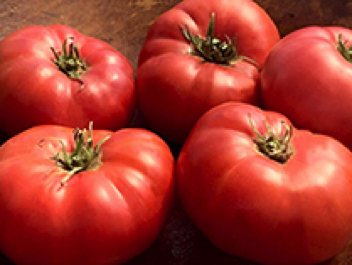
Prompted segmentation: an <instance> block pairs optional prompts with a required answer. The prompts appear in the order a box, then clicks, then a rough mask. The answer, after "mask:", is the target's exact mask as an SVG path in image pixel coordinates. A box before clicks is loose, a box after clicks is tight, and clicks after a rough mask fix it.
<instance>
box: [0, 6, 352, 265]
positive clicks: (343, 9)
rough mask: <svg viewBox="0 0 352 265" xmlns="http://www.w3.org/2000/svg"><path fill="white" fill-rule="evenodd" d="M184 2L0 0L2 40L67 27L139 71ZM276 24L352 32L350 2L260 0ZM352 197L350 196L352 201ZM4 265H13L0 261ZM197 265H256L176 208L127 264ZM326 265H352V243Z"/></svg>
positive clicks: (282, 31)
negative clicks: (215, 241) (156, 25)
mask: <svg viewBox="0 0 352 265" xmlns="http://www.w3.org/2000/svg"><path fill="white" fill-rule="evenodd" d="M178 2H181V0H50V1H48V0H0V25H1V27H0V39H2V38H3V37H5V36H6V35H7V34H9V33H11V32H12V31H15V30H17V29H19V28H21V27H23V26H26V25H33V24H38V25H51V24H66V25H68V26H71V27H73V28H76V29H77V30H79V31H80V32H82V33H84V34H86V35H89V36H92V37H95V38H99V39H102V40H104V41H106V42H108V43H110V44H111V45H112V46H114V47H115V48H116V49H118V50H119V51H120V52H122V53H123V54H124V55H125V56H126V57H127V58H128V59H129V60H130V62H131V63H132V65H133V67H134V68H136V66H137V60H138V54H139V51H140V49H141V47H142V44H143V41H144V38H145V36H146V33H147V31H148V28H149V26H150V25H151V24H152V23H153V21H154V20H155V19H156V18H157V17H158V16H159V15H160V14H162V13H163V12H165V11H166V10H168V9H170V8H172V7H173V6H174V5H176V4H177V3H178ZM256 2H257V3H258V4H259V5H260V6H261V7H263V8H264V9H265V10H266V11H267V12H268V13H269V15H270V16H271V17H272V19H273V20H274V22H275V23H276V24H277V26H278V28H279V31H280V34H281V36H285V35H286V34H288V33H289V32H291V31H293V30H296V29H299V28H301V27H304V26H308V25H340V26H344V27H348V28H352V1H350V0H305V1H294V0H256ZM351 196H352V195H351ZM0 264H11V262H10V261H9V260H8V259H7V258H6V257H4V256H3V255H1V253H0ZM128 264H129V265H137V264H144V265H148V264H165V265H168V264H169V265H171V264H172V265H186V264H187V265H188V264H190V265H198V264H246V265H249V264H254V263H251V262H248V261H245V260H241V259H239V258H236V257H233V256H230V255H227V254H225V253H223V252H221V251H220V250H218V249H216V248H215V247H213V246H212V245H211V243H209V242H208V241H207V240H206V239H205V238H204V236H203V235H202V234H201V233H200V232H199V231H198V230H197V229H196V228H195V227H194V226H193V225H192V223H191V222H190V221H189V219H188V218H187V216H186V215H185V214H184V212H183V211H182V208H181V207H180V206H177V207H176V208H175V210H174V212H173V214H172V215H171V217H170V220H169V222H168V223H167V224H166V226H165V228H164V230H163V232H162V233H161V235H160V237H159V239H158V240H157V241H156V242H155V243H154V244H153V245H152V246H151V247H150V248H149V249H148V250H147V251H145V252H144V253H143V254H141V255H140V256H138V257H136V258H135V259H133V260H131V261H130V262H128ZM324 264H340V265H348V264H352V242H351V244H350V246H348V247H347V248H346V250H345V251H343V252H342V253H341V254H339V255H338V256H336V257H335V258H334V259H332V260H330V261H328V262H326V263H324Z"/></svg>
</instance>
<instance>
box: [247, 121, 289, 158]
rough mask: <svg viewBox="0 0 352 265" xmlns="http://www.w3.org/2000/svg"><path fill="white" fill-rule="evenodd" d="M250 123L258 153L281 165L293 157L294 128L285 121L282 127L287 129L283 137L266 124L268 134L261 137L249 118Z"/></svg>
mask: <svg viewBox="0 0 352 265" xmlns="http://www.w3.org/2000/svg"><path fill="white" fill-rule="evenodd" d="M249 122H250V124H251V128H252V130H253V132H254V133H255V135H256V138H253V141H254V143H255V144H256V147H257V149H258V151H259V152H260V153H262V154H263V155H265V156H267V157H268V158H270V159H272V160H275V161H276V162H279V163H281V164H284V163H286V162H287V161H288V159H289V158H290V157H291V156H292V155H293V147H292V144H291V138H292V135H293V128H292V126H289V125H288V124H287V123H285V121H284V120H283V121H282V126H284V127H285V133H284V134H283V135H279V133H277V132H274V131H273V130H272V128H271V126H270V125H269V124H268V123H265V127H266V130H267V133H266V134H263V135H261V134H260V133H259V132H258V130H257V129H256V128H255V126H254V124H253V120H252V119H251V118H249Z"/></svg>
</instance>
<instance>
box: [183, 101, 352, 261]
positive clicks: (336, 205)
mask: <svg viewBox="0 0 352 265" xmlns="http://www.w3.org/2000/svg"><path fill="white" fill-rule="evenodd" d="M251 123H252V124H251ZM291 126H292V125H290V122H289V120H287V119H286V118H285V117H284V116H282V115H281V114H279V113H276V112H269V111H267V112H265V111H263V110H261V109H259V108H256V107H255V106H252V105H247V104H241V103H234V102H232V103H224V104H222V105H219V106H217V107H214V108H213V109H212V110H210V111H208V112H207V113H206V114H204V116H202V117H201V118H200V120H199V121H198V122H197V123H196V125H195V127H194V128H193V130H192V131H191V133H190V135H189V138H188V140H187V141H186V143H185V145H184V146H183V148H182V150H181V152H180V155H179V157H178V160H177V171H176V172H177V173H176V179H177V185H178V187H177V189H178V192H179V196H180V199H181V201H182V203H183V205H184V208H185V210H186V212H187V213H188V215H189V216H190V218H191V219H192V220H193V222H194V223H195V224H196V225H197V227H198V228H199V229H200V230H201V231H202V232H203V233H204V234H205V235H206V236H207V237H208V238H209V239H210V241H212V242H213V243H214V244H215V245H216V246H217V247H219V248H220V249H222V250H224V251H226V252H228V253H231V254H233V255H237V256H240V257H243V258H246V259H250V260H253V261H256V262H260V263H266V264H267V263H270V264H307V263H315V262H320V261H324V260H327V259H329V258H330V257H332V256H334V255H335V254H337V253H339V252H340V251H341V250H342V248H343V247H344V246H345V245H346V244H347V242H348V241H349V240H350V238H351V236H352V196H351V192H352V167H351V162H352V155H351V153H350V152H349V150H348V149H347V148H346V147H345V146H343V145H342V144H341V143H340V142H338V141H336V140H335V139H334V138H332V137H328V136H325V135H319V134H313V133H311V132H309V131H305V130H297V129H295V128H293V127H291Z"/></svg>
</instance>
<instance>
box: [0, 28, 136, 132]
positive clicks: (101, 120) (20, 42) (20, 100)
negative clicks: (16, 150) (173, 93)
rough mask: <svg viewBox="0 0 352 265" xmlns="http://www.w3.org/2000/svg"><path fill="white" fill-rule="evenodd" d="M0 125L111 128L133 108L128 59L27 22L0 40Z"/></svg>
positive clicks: (7, 128)
mask: <svg viewBox="0 0 352 265" xmlns="http://www.w3.org/2000/svg"><path fill="white" fill-rule="evenodd" d="M0 87H1V93H0V112H1V113H2V115H1V118H0V128H1V129H2V130H3V131H4V132H5V133H7V134H9V135H14V134H16V133H19V132H21V131H23V130H25V129H27V128H29V127H32V126H35V125H40V124H56V125H65V126H70V127H76V126H78V127H80V128H83V127H87V126H88V123H89V122H90V121H93V122H94V126H95V128H97V129H108V130H116V129H119V128H121V127H124V126H126V125H127V124H128V123H129V121H130V120H131V118H132V115H133V112H134V110H135V106H136V96H135V85H134V77H133V69H132V66H131V64H130V62H129V61H128V60H127V59H126V58H125V57H124V56H123V55H122V54H121V53H120V52H118V51H117V50H115V49H114V48H113V47H112V46H110V45H109V44H107V43H105V42H103V41H101V40H98V39H94V38H91V37H88V36H85V35H83V34H81V33H79V32H77V31H76V30H74V29H72V28H70V27H68V26H64V25H52V26H49V27H44V26H27V27H24V28H22V29H19V30H17V31H15V32H13V33H11V34H10V35H8V36H7V37H5V38H4V39H3V40H2V41H1V42H0Z"/></svg>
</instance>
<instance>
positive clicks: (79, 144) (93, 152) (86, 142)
mask: <svg viewBox="0 0 352 265" xmlns="http://www.w3.org/2000/svg"><path fill="white" fill-rule="evenodd" d="M92 130H93V123H90V124H89V130H88V133H87V131H86V129H84V130H80V129H75V131H74V143H75V147H74V150H73V151H72V152H71V153H67V151H66V146H65V144H64V143H63V142H62V141H60V143H61V146H62V150H61V152H58V153H57V154H56V155H55V156H54V157H53V158H52V159H53V160H54V161H55V162H56V165H57V166H58V167H60V168H62V169H63V170H65V171H67V172H68V173H67V175H66V176H65V178H64V179H63V180H62V181H61V186H65V185H66V182H67V181H68V180H69V179H70V178H71V177H72V176H73V175H74V174H76V173H79V172H82V171H85V170H94V169H97V168H99V166H100V165H101V157H102V152H101V148H100V147H101V145H102V144H103V143H104V142H105V141H107V140H108V139H109V138H110V135H109V136H107V137H106V138H104V139H102V140H100V141H99V142H98V143H97V144H96V145H95V146H94V145H93V139H92Z"/></svg>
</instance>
